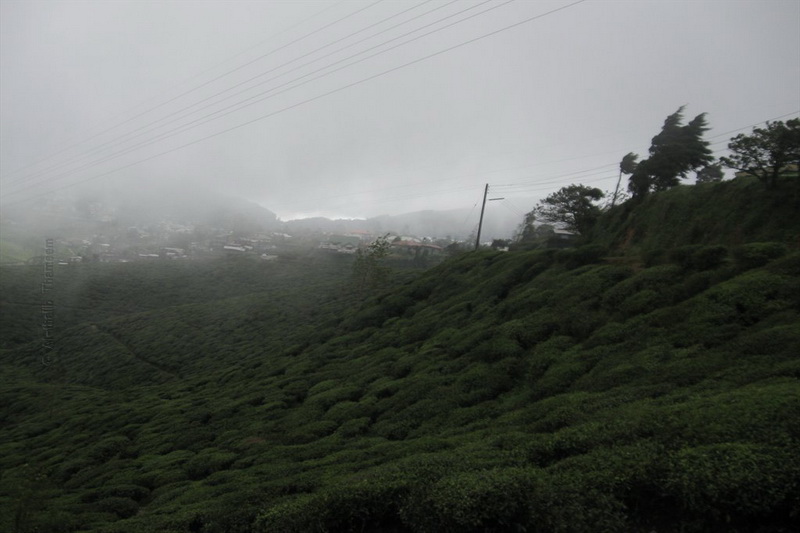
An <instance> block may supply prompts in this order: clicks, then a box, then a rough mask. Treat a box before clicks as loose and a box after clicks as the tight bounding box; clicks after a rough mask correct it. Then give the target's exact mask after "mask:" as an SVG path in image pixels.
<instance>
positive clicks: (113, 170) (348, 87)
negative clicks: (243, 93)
mask: <svg viewBox="0 0 800 533" xmlns="http://www.w3.org/2000/svg"><path fill="white" fill-rule="evenodd" d="M585 1H586V0H577V1H576V2H572V3H570V4H566V5H564V6H561V7H558V8H555V9H552V10H550V11H547V12H544V13H540V14H539V15H535V16H532V17H528V18H526V19H523V20H521V21H518V22H515V23H513V24H510V25H507V26H504V27H502V28H499V29H496V30H493V31H491V32H488V33H485V34H483V35H480V36H478V37H474V38H472V39H469V40H466V41H462V42H461V43H458V44H455V45H453V46H449V47H447V48H444V49H441V50H439V51H437V52H433V53H431V54H428V55H425V56H423V57H420V58H417V59H414V60H412V61H408V62H406V63H403V64H401V65H399V66H396V67H392V68H389V69H386V70H384V71H381V72H379V73H377V74H373V75H371V76H367V77H366V78H362V79H360V80H357V81H355V82H352V83H349V84H346V85H343V86H340V87H338V88H335V89H332V90H330V91H327V92H325V93H322V94H319V95H317V96H314V97H311V98H307V99H305V100H302V101H300V102H297V103H295V104H292V105H289V106H286V107H283V108H281V109H278V110H276V111H272V112H270V113H267V114H264V115H261V116H259V117H256V118H254V119H251V120H248V121H246V122H243V123H241V124H238V125H236V126H232V127H230V128H227V129H224V130H222V131H219V132H215V133H213V134H210V135H206V136H204V137H201V138H199V139H195V140H194V141H190V142H188V143H185V144H182V145H180V146H177V147H173V148H171V149H169V150H165V151H163V152H159V153H156V154H153V155H151V156H149V157H146V158H143V159H140V160H138V161H134V162H132V163H129V164H127V165H123V166H120V167H118V168H116V169H112V170H110V171H107V172H104V173H101V174H98V175H95V176H92V177H89V178H85V179H83V180H79V181H77V182H74V183H72V184H67V185H65V186H62V187H59V188H56V189H51V190H50V191H49V192H50V193H52V192H57V191H60V190H63V189H65V188H68V187H71V186H74V185H78V184H80V183H85V182H88V181H92V180H94V179H98V178H100V177H104V176H107V175H110V174H113V173H115V172H118V171H120V170H124V169H126V168H130V167H132V166H135V165H138V164H140V163H144V162H146V161H151V160H153V159H156V158H158V157H162V156H164V155H167V154H169V153H172V152H175V151H177V150H181V149H183V148H186V147H188V146H191V145H194V144H197V143H199V142H202V141H205V140H208V139H211V138H213V137H217V136H219V135H223V134H225V133H228V132H231V131H234V130H237V129H240V128H242V127H244V126H248V125H250V124H253V123H255V122H259V121H261V120H265V119H267V118H270V117H273V116H275V115H278V114H280V113H283V112H286V111H289V110H291V109H294V108H297V107H300V106H302V105H305V104H308V103H311V102H314V101H316V100H320V99H322V98H325V97H327V96H330V95H333V94H336V93H339V92H341V91H344V90H347V89H350V88H352V87H355V86H357V85H360V84H362V83H366V82H368V81H371V80H373V79H376V78H379V77H382V76H385V75H387V74H390V73H392V72H395V71H398V70H400V69H403V68H406V67H409V66H411V65H415V64H417V63H420V62H422V61H426V60H428V59H431V58H433V57H437V56H439V55H442V54H445V53H447V52H450V51H452V50H455V49H458V48H461V47H463V46H466V45H469V44H472V43H475V42H477V41H480V40H483V39H486V38H488V37H491V36H494V35H497V34H499V33H502V32H505V31H508V30H510V29H513V28H516V27H519V26H521V25H523V24H527V23H530V22H532V21H534V20H538V19H541V18H543V17H546V16H548V15H552V14H554V13H557V12H559V11H563V10H565V9H567V8H569V7H572V6H575V5H578V4H581V3H583V2H585ZM479 14H480V13H479ZM440 29H443V28H440ZM423 36H424V35H423ZM118 155H122V154H118ZM28 188H30V187H28ZM19 192H22V191H14V192H12V193H11V194H17V193H19ZM45 194H48V193H42V194H38V195H35V196H32V197H30V198H29V199H28V200H27V201H29V200H32V199H35V198H38V197H41V196H43V195H45ZM17 203H19V202H17Z"/></svg>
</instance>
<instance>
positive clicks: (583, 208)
mask: <svg viewBox="0 0 800 533" xmlns="http://www.w3.org/2000/svg"><path fill="white" fill-rule="evenodd" d="M603 196H604V194H603V191H601V190H600V189H597V188H593V187H587V186H585V185H568V186H567V187H562V188H561V189H559V190H558V191H556V192H554V193H553V194H550V195H549V196H547V197H546V198H545V199H544V200H542V201H540V202H539V203H538V204H537V206H536V207H535V208H534V210H533V211H531V212H530V213H528V215H526V222H525V226H526V227H527V226H529V225H530V226H532V222H533V220H542V221H544V222H546V223H548V224H557V225H560V226H563V227H565V228H566V229H567V230H569V231H574V232H576V233H580V234H585V233H587V232H588V231H589V230H590V229H591V228H592V226H593V225H594V222H595V220H597V217H598V216H599V214H600V208H599V207H598V206H597V205H596V204H595V202H597V201H598V200H600V199H601V198H603ZM524 236H526V235H525V234H524V235H523V237H524Z"/></svg>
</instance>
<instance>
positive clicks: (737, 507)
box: [664, 443, 800, 523]
mask: <svg viewBox="0 0 800 533" xmlns="http://www.w3.org/2000/svg"><path fill="white" fill-rule="evenodd" d="M669 463H670V464H669V472H668V474H667V477H666V479H665V481H664V488H665V489H666V491H667V492H668V493H669V494H671V495H673V496H674V497H675V498H677V500H678V501H679V502H680V503H681V505H683V506H684V507H685V508H686V509H689V510H691V511H694V512H698V513H708V514H709V515H710V516H711V517H712V518H713V519H714V520H713V521H715V522H725V523H727V522H728V521H729V520H731V517H734V516H737V515H744V516H751V517H762V518H765V517H768V516H770V515H771V514H772V513H774V512H776V511H779V510H781V509H782V508H784V507H785V506H786V504H787V503H788V499H789V498H791V497H793V495H794V493H795V491H797V489H798V479H800V470H798V463H797V458H794V460H792V459H791V458H790V457H787V456H786V454H785V452H784V451H782V450H780V449H778V448H774V447H770V446H764V445H756V444H744V443H722V444H713V445H708V446H700V447H696V448H688V449H684V450H681V451H679V452H676V453H675V454H673V456H672V457H671V459H670V461H669ZM787 518H788V517H787Z"/></svg>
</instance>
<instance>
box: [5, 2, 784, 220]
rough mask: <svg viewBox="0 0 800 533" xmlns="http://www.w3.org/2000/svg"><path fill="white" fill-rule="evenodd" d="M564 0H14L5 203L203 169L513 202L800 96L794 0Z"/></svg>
mask: <svg viewBox="0 0 800 533" xmlns="http://www.w3.org/2000/svg"><path fill="white" fill-rule="evenodd" d="M572 3H574V0H563V1H553V2H551V1H532V0H528V1H526V0H517V1H511V2H507V1H505V0H490V1H484V0H463V1H461V0H459V1H455V2H452V1H449V0H428V1H423V0H403V1H392V0H385V1H379V2H375V1H355V0H349V1H317V2H310V1H286V2H278V1H271V0H270V1H267V0H249V1H245V0H224V1H216V0H192V1H190V0H160V1H147V0H135V1H125V0H113V1H109V0H102V1H94V0H85V1H74V0H46V1H36V0H21V1H16V0H0V69H2V70H1V71H0V75H1V76H0V105H1V106H2V107H1V108H0V113H1V115H0V134H1V137H0V141H2V146H1V148H2V152H1V153H0V176H1V177H2V181H0V186H1V187H2V189H1V191H2V202H3V203H5V204H6V205H9V204H12V203H15V204H19V203H20V202H26V201H28V202H32V203H36V202H42V201H45V200H46V199H52V198H58V197H61V196H64V195H68V194H72V193H74V192H76V191H81V190H83V189H85V188H92V189H101V190H104V191H107V192H108V191H112V192H119V193H121V194H125V193H126V192H127V191H130V190H132V189H134V190H135V189H140V190H159V191H161V190H172V191H178V192H179V194H186V197H187V198H191V192H192V191H193V190H210V191H214V192H216V193H219V194H230V195H237V196H241V197H244V198H247V199H250V200H252V201H255V202H258V203H259V204H261V205H263V206H265V207H267V208H269V209H271V210H272V211H274V212H276V213H277V214H278V215H279V216H280V217H281V218H282V219H284V220H286V219H291V218H296V217H299V216H311V215H324V216H330V217H364V216H374V215H379V214H398V213H404V212H409V211H416V210H422V209H447V208H457V207H471V206H473V205H474V204H475V203H476V202H478V201H479V200H480V197H481V195H482V193H483V186H484V184H485V183H489V184H490V195H491V196H502V197H504V198H505V200H502V201H497V202H494V203H492V204H490V208H491V209H502V210H506V211H511V212H513V213H517V214H518V215H519V216H520V217H521V216H522V214H523V213H524V212H525V211H528V210H529V209H530V208H531V207H532V204H531V198H538V197H543V196H545V195H546V194H548V193H550V192H552V191H554V190H556V189H557V188H559V187H561V186H563V185H567V184H569V183H585V184H587V185H593V186H597V187H600V188H601V189H604V190H613V188H614V184H615V182H616V177H617V165H618V162H619V160H620V159H621V158H622V156H623V155H625V154H626V153H627V152H629V151H634V152H638V153H639V154H642V155H644V154H645V153H646V151H647V148H648V146H649V143H650V139H651V138H652V137H653V136H654V135H655V134H656V133H658V131H659V129H660V127H661V125H662V123H663V121H664V119H665V118H666V116H667V115H669V114H670V113H672V112H674V111H675V110H676V109H678V107H680V106H682V105H686V106H687V107H686V111H685V115H686V117H687V120H688V119H691V118H692V117H694V116H695V115H696V114H699V113H702V112H706V113H708V117H707V118H708V122H709V125H710V127H711V130H710V131H709V132H708V133H707V138H709V139H710V140H711V141H712V142H713V143H715V144H714V145H713V146H712V147H713V149H714V150H717V151H718V152H716V153H717V155H720V153H722V152H721V151H722V150H724V148H725V146H726V144H727V141H728V139H729V138H730V137H731V136H733V135H735V134H736V133H738V131H736V130H740V129H742V128H744V129H742V131H744V132H747V131H750V127H751V126H752V125H754V124H757V123H759V122H762V121H764V120H767V119H774V118H778V117H781V119H782V120H786V119H788V118H793V117H796V116H797V115H798V112H800V1H798V0H787V1H779V0H754V1H749V0H748V1H745V0H742V1H737V0H729V1H723V0H715V1H701V0H691V1H678V0H659V1H655V0H654V1H646V0H643V1H633V0H631V1H612V0H587V1H584V2H578V3H574V5H570V4H572ZM559 8H563V9H559ZM554 10H557V11H554ZM393 47H394V48H393Z"/></svg>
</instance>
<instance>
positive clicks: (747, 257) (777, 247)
mask: <svg viewBox="0 0 800 533" xmlns="http://www.w3.org/2000/svg"><path fill="white" fill-rule="evenodd" d="M786 252H787V249H786V245H785V244H783V243H780V242H751V243H749V244H743V245H742V246H739V247H738V248H734V250H733V258H734V260H735V261H736V266H737V267H739V269H741V270H749V269H751V268H758V267H760V266H764V265H766V264H767V263H769V262H770V261H772V260H773V259H777V258H779V257H783V256H784V255H786Z"/></svg>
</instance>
